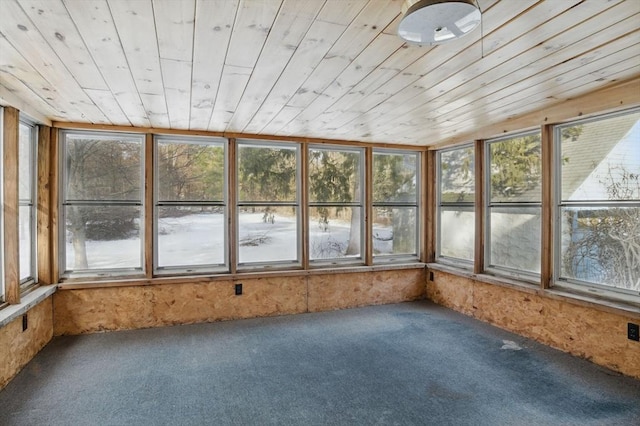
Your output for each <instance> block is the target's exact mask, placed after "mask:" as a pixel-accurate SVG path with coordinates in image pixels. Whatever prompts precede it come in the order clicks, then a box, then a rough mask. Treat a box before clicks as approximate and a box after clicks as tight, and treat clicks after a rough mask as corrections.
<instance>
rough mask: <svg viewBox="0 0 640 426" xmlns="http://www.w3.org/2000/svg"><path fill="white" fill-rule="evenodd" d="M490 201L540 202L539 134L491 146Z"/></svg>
mask: <svg viewBox="0 0 640 426" xmlns="http://www.w3.org/2000/svg"><path fill="white" fill-rule="evenodd" d="M489 158H490V167H489V173H490V177H489V178H490V179H491V186H490V187H491V201H492V202H526V201H540V199H541V193H540V178H541V176H542V170H541V167H542V163H541V157H540V134H539V133H535V134H529V135H524V136H519V137H515V138H511V139H506V140H501V141H498V142H492V143H490V144H489Z"/></svg>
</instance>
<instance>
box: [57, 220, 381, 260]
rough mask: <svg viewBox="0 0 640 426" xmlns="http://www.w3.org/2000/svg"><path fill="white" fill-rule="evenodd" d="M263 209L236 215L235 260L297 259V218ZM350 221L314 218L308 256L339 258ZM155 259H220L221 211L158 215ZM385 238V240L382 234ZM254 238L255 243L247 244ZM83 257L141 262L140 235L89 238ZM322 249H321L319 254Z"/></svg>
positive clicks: (377, 244) (376, 231)
mask: <svg viewBox="0 0 640 426" xmlns="http://www.w3.org/2000/svg"><path fill="white" fill-rule="evenodd" d="M263 216H264V214H263V213H242V214H241V215H240V226H239V233H240V235H239V238H240V242H241V245H240V247H239V251H240V253H239V261H240V262H241V263H254V262H272V261H287V260H295V259H296V258H297V250H298V248H297V232H296V227H297V225H296V218H295V217H290V216H279V215H275V216H274V221H273V223H268V222H267V223H265V222H264V221H263ZM349 229H350V223H349V222H347V221H338V220H330V221H329V226H328V229H327V230H326V231H324V230H323V229H321V227H320V226H319V224H318V223H317V222H315V221H312V222H311V224H310V229H309V231H310V232H309V239H310V246H311V256H312V258H314V259H322V258H332V257H341V256H342V254H341V253H338V252H336V251H335V250H332V248H335V247H338V246H339V247H341V248H342V249H343V250H344V249H346V247H347V244H348V241H349ZM159 231H160V235H159V236H158V261H159V262H158V263H159V266H161V267H166V266H180V265H192V266H195V265H211V264H222V263H224V248H225V243H224V215H222V214H216V213H200V214H192V215H186V216H182V217H167V218H161V219H160V220H159ZM374 234H377V235H380V236H385V237H386V238H389V236H390V235H391V228H390V227H376V228H375V229H374ZM386 238H385V239H386ZM252 243H258V245H251V244H252ZM374 246H375V247H374V248H375V250H376V253H382V254H384V253H390V252H391V247H392V241H391V240H388V241H378V240H375V244H374ZM86 249H87V259H88V262H89V268H91V269H110V268H136V267H138V268H139V267H140V265H141V262H142V260H141V241H140V239H139V238H130V239H126V240H113V241H87V242H86ZM320 252H322V253H324V255H322V254H321V253H320ZM66 258H67V269H69V270H72V269H73V268H74V251H73V245H72V244H71V239H70V238H68V239H67V244H66Z"/></svg>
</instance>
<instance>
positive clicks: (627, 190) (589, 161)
mask: <svg viewBox="0 0 640 426" xmlns="http://www.w3.org/2000/svg"><path fill="white" fill-rule="evenodd" d="M560 136H561V141H562V145H561V150H562V154H561V155H562V157H561V161H562V199H563V200H568V201H577V200H632V199H634V200H639V199H640V177H639V176H640V143H639V142H640V113H635V114H626V115H621V116H617V117H612V118H607V119H602V120H598V121H593V122H589V123H582V124H576V125H573V126H566V127H561V128H560Z"/></svg>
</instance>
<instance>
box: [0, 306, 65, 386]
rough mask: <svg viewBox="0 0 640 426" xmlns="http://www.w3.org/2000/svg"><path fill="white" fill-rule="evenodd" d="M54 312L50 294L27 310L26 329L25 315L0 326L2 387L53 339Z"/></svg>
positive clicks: (0, 376) (0, 378) (0, 374)
mask: <svg viewBox="0 0 640 426" xmlns="http://www.w3.org/2000/svg"><path fill="white" fill-rule="evenodd" d="M52 313H53V310H52V302H51V298H50V297H49V298H47V299H45V300H44V301H43V302H41V303H39V304H38V305H36V306H35V307H34V308H33V309H30V310H29V311H28V312H27V313H26V315H27V321H28V327H27V329H26V330H24V331H23V330H22V316H20V317H18V318H16V319H15V320H13V321H11V322H10V323H9V324H7V325H6V326H4V327H2V328H0V348H2V350H1V351H0V391H1V390H2V389H3V388H4V387H5V386H6V384H7V383H9V381H10V380H11V379H12V378H13V377H14V376H15V375H16V374H18V373H19V372H20V370H21V369H22V368H23V367H24V366H25V365H26V364H27V363H28V362H29V361H31V359H32V358H33V357H34V356H35V355H36V354H37V353H38V352H40V350H41V349H42V348H43V347H44V346H45V345H46V344H47V343H49V341H50V340H51V337H52V335H53V315H52Z"/></svg>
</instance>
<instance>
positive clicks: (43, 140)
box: [36, 126, 53, 285]
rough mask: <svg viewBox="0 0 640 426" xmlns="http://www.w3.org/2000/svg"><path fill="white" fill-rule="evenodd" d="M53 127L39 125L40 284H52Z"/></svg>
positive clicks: (38, 230)
mask: <svg viewBox="0 0 640 426" xmlns="http://www.w3.org/2000/svg"><path fill="white" fill-rule="evenodd" d="M51 130H52V129H51V127H48V126H39V127H38V149H37V160H38V166H37V170H38V186H37V188H38V194H37V197H36V201H37V214H36V223H37V226H36V232H37V256H36V259H37V262H38V265H37V271H38V283H39V284H40V285H48V284H52V283H53V281H52V279H51V252H52V250H51V243H52V241H51V219H50V218H51V156H50V155H49V153H50V152H51Z"/></svg>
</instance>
